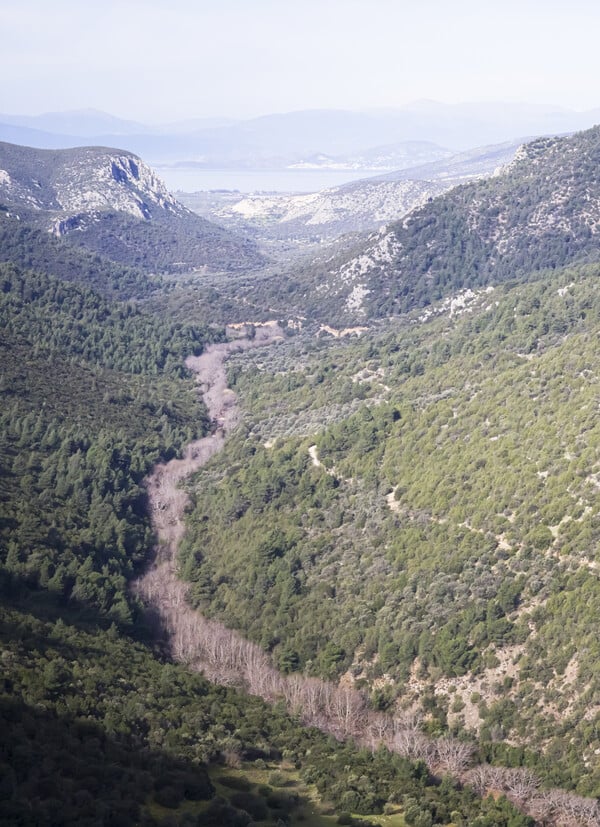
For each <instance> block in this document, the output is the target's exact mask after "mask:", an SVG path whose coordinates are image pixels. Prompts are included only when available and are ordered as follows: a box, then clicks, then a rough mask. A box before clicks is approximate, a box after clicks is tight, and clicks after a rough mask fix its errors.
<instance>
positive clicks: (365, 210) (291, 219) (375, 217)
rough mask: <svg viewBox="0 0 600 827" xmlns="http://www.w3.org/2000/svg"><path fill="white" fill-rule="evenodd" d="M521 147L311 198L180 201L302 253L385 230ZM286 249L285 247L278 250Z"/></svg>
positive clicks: (185, 197)
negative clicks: (353, 235) (343, 238)
mask: <svg viewBox="0 0 600 827" xmlns="http://www.w3.org/2000/svg"><path fill="white" fill-rule="evenodd" d="M518 146H519V145H518V144H503V145H501V146H493V147H481V148H480V149H476V150H471V151H470V152H464V153H459V154H458V155H451V156H450V157H446V158H444V159H443V160H439V161H435V162H432V163H428V164H424V165H420V166H410V168H408V169H402V168H399V169H397V170H396V171H395V172H392V173H389V174H387V175H382V176H373V177H369V178H365V179H364V180H360V181H354V182H351V183H349V184H344V185H342V186H338V187H330V188H328V189H325V190H322V191H320V192H314V193H308V194H295V195H294V194H284V193H251V194H247V195H240V194H237V193H233V192H214V191H213V192H198V193H178V197H179V198H180V200H181V201H182V202H183V203H184V204H186V206H188V207H189V208H190V209H192V210H195V211H196V212H198V214H199V215H203V216H204V217H205V218H209V219H211V220H212V221H216V222H217V223H221V224H223V225H225V226H227V227H229V228H230V229H232V230H235V231H237V232H239V233H245V234H248V235H251V236H252V237H254V238H256V239H257V240H259V241H261V242H263V243H266V244H270V245H271V249H273V242H287V245H286V246H285V247H283V255H289V254H290V252H291V250H290V244H293V245H295V248H296V249H295V251H296V252H297V251H302V250H303V249H305V247H306V246H307V245H310V244H313V245H314V244H322V243H323V242H331V241H334V240H335V239H337V238H339V236H341V235H345V234H347V233H365V232H369V231H373V230H376V229H379V228H381V227H382V225H385V224H388V223H389V222H390V221H395V220H397V219H398V218H400V217H402V216H403V215H405V214H406V213H408V212H410V211H411V210H413V209H415V208H416V207H418V206H421V205H422V204H425V203H426V202H428V201H430V200H431V199H433V198H435V197H436V196H438V195H441V194H442V193H443V192H445V191H446V190H449V189H451V188H452V187H455V186H457V185H458V184H462V183H465V182H466V181H469V180H472V179H473V178H480V177H483V176H486V175H488V176H489V175H492V174H493V173H494V172H496V171H497V170H498V169H499V168H500V167H501V166H503V165H505V164H507V163H509V162H510V161H511V160H512V159H513V157H514V155H515V152H516V151H517V149H518ZM399 166H400V165H399ZM281 249H282V245H281V244H280V245H279V246H276V247H275V250H280V251H281ZM292 250H294V248H293V247H292Z"/></svg>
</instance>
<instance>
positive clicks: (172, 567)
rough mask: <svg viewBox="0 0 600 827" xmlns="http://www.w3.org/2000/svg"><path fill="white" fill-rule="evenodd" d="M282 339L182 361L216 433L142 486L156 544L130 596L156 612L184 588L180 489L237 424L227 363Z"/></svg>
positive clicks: (265, 333)
mask: <svg viewBox="0 0 600 827" xmlns="http://www.w3.org/2000/svg"><path fill="white" fill-rule="evenodd" d="M281 338H282V331H281V328H280V327H279V326H278V325H277V324H275V323H273V324H271V325H268V326H266V325H265V326H261V327H259V328H257V331H256V336H255V338H254V339H238V340H236V341H233V342H224V343H222V344H217V345H209V347H207V349H206V350H205V351H204V353H202V354H201V355H200V356H190V357H188V359H186V366H187V367H188V368H189V369H190V370H191V371H192V372H193V373H194V374H195V376H196V382H197V384H198V386H199V391H200V392H201V393H202V396H203V399H204V402H205V404H206V407H207V409H208V415H209V417H210V419H211V420H212V422H213V424H214V425H215V426H216V430H215V432H214V433H213V434H211V435H210V436H206V437H203V438H202V439H197V440H195V441H194V442H190V443H189V445H187V446H186V448H185V451H184V455H183V458H182V459H172V460H170V461H169V462H166V463H158V464H157V465H155V466H154V469H153V470H152V473H151V474H149V475H148V476H147V477H146V479H145V481H144V485H145V487H146V490H147V492H148V502H149V510H150V519H151V522H152V528H153V530H154V533H155V535H156V538H157V540H158V543H157V547H156V549H155V559H154V563H153V565H152V566H151V567H150V568H149V569H148V571H147V572H146V573H145V574H144V575H143V576H142V577H140V578H138V579H137V580H136V581H134V583H133V591H134V593H135V594H137V595H139V596H140V597H141V598H142V599H143V600H144V601H145V602H147V603H151V604H152V605H154V606H155V607H156V608H157V609H158V610H159V611H160V607H161V605H162V604H163V597H164V596H165V595H167V594H168V593H172V592H173V591H177V592H180V591H181V588H182V585H183V584H181V581H179V580H178V579H177V577H176V567H177V548H178V546H179V543H180V541H181V538H182V537H183V534H184V531H185V525H184V512H185V507H186V505H187V503H188V496H187V494H186V492H185V491H184V490H182V488H181V487H180V483H181V482H182V480H184V479H185V478H186V477H189V476H190V475H191V474H193V473H194V472H195V471H198V470H199V469H200V468H202V467H203V466H204V465H206V463H207V462H208V461H209V460H210V459H211V458H212V457H213V456H214V455H215V454H216V453H218V452H219V451H220V450H221V449H222V448H223V445H224V442H225V437H226V435H227V434H228V433H229V432H230V431H232V430H233V429H234V428H235V426H236V425H237V424H238V422H239V420H240V411H239V407H238V405H237V400H236V396H235V393H234V392H233V391H232V390H230V388H228V387H227V374H226V370H225V361H226V359H227V357H228V356H229V355H230V354H232V353H239V352H240V351H244V350H249V349H250V348H254V347H260V346H261V345H268V344H271V343H272V342H275V341H278V340H280V339H281ZM157 575H158V576H157ZM157 583H159V584H162V586H161V588H160V590H161V592H162V595H161V594H157V592H156V584H157Z"/></svg>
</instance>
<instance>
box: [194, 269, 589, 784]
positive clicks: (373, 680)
mask: <svg viewBox="0 0 600 827" xmlns="http://www.w3.org/2000/svg"><path fill="white" fill-rule="evenodd" d="M597 283H598V268H597V267H594V268H589V269H588V270H571V271H566V272H564V273H561V274H560V275H557V276H556V277H554V278H550V277H548V278H547V279H545V280H543V281H539V282H536V283H535V284H532V285H524V286H512V287H508V286H507V287H504V288H503V287H498V288H496V289H495V290H493V291H485V290H483V291H480V292H477V293H476V292H471V293H468V292H467V293H464V294H462V295H461V296H457V297H455V300H454V301H453V302H452V303H450V302H448V303H445V304H444V305H441V306H440V307H438V308H436V312H435V313H433V314H431V315H426V314H422V315H421V316H420V317H419V315H414V316H412V317H410V318H408V319H406V320H404V321H399V322H398V326H397V327H396V328H391V329H387V330H385V331H382V332H381V333H380V334H379V335H374V334H373V333H372V334H371V335H369V336H367V337H366V338H365V340H364V341H361V342H359V343H352V342H349V341H348V342H346V343H344V344H343V345H342V344H340V345H337V346H336V347H335V348H333V347H331V346H329V345H326V344H325V343H323V344H322V345H321V346H320V347H315V346H313V348H312V349H310V350H309V349H303V348H302V347H301V346H300V345H299V343H297V342H294V341H292V342H290V343H289V345H287V346H285V347H279V348H275V349H273V350H272V351H270V352H269V353H268V354H263V353H260V354H258V353H257V354H255V355H253V356H252V357H251V358H252V361H253V364H254V367H253V369H251V370H249V369H248V358H249V357H247V356H246V357H244V359H243V360H242V357H239V359H238V362H237V364H233V365H232V367H231V370H230V376H231V377H232V378H233V379H235V380H236V384H235V386H234V387H235V389H236V391H237V392H238V394H239V395H240V398H241V400H242V402H243V405H244V407H245V408H246V410H247V414H246V417H245V423H244V424H245V427H243V429H242V431H241V432H240V434H239V437H238V438H237V439H232V440H231V441H230V442H229V443H228V444H226V446H225V450H224V453H223V454H222V455H221V457H220V458H219V460H218V461H217V462H216V464H215V465H213V466H212V467H211V468H210V469H207V471H206V472H202V473H201V474H200V475H199V476H198V478H197V480H196V483H195V485H194V488H193V501H194V509H193V511H192V513H191V514H190V518H189V521H188V533H187V535H186V538H185V539H184V543H183V549H182V557H181V567H182V573H183V575H184V576H185V577H186V578H187V579H188V580H189V581H190V582H191V583H192V586H191V595H192V599H193V602H194V604H195V605H196V606H198V607H200V608H201V610H202V612H203V613H204V614H208V615H209V616H211V617H216V618H218V619H220V620H222V621H224V622H226V623H227V625H229V626H233V627H234V628H237V629H240V630H242V631H243V634H244V635H246V636H248V637H250V638H251V639H252V640H254V641H255V642H257V643H258V644H259V645H260V646H261V647H262V648H263V649H264V650H265V651H267V652H268V653H270V655H271V657H272V659H273V661H274V663H275V664H277V665H278V666H279V668H280V669H282V670H284V671H292V672H293V671H295V670H299V671H301V672H304V673H305V674H308V675H312V676H318V677H320V678H323V679H329V680H332V679H335V680H341V681H342V685H345V686H355V687H357V688H359V687H362V688H364V689H366V690H368V691H369V692H370V694H371V697H372V699H373V702H374V703H375V704H376V705H379V707H378V708H380V709H390V710H398V709H404V710H406V709H412V710H417V709H418V710H420V712H421V714H422V715H423V716H424V718H425V721H426V722H427V726H428V727H429V731H430V732H438V731H440V730H441V731H443V730H444V729H445V728H446V727H450V730H451V731H453V732H456V733H469V734H470V735H471V736H472V737H473V736H475V737H477V738H479V740H480V749H481V751H482V753H483V754H485V755H487V756H490V757H493V758H495V759H496V760H499V761H501V762H508V763H509V764H510V765H512V766H515V765H522V764H523V763H525V764H527V765H529V766H532V767H535V768H536V770H537V771H538V772H540V773H541V774H542V775H544V776H545V777H546V778H547V779H552V780H553V781H554V783H559V784H561V785H564V786H567V787H572V788H575V789H577V790H578V792H580V793H583V794H586V795H589V794H591V795H597V793H598V790H599V789H600V787H599V784H600V776H599V775H598V762H597V760H596V759H595V757H594V756H595V755H596V750H597V749H600V742H598V738H597V732H596V729H595V727H596V723H597V721H598V719H599V716H600V711H599V709H598V706H597V704H596V700H595V699H596V698H597V691H598V688H597V675H598V671H599V669H600V661H599V660H598V658H599V653H598V646H597V643H596V634H595V624H596V618H597V605H598V577H597V564H598V561H597V559H596V556H597V555H596V551H597V540H598V536H597V534H598V532H597V528H598V527H597V511H598V490H597V485H596V482H595V480H596V477H597V470H598V469H597V445H598V434H597V426H596V422H595V415H594V411H595V408H596V401H595V400H596V396H597V392H598V386H597V381H596V379H597V374H598V358H597V353H596V348H595V341H596V338H597V335H598V332H600V304H599V302H598V291H597ZM307 389H310V392H307ZM273 400H277V402H276V405H275V404H274V402H273ZM265 526H268V530H265Z"/></svg>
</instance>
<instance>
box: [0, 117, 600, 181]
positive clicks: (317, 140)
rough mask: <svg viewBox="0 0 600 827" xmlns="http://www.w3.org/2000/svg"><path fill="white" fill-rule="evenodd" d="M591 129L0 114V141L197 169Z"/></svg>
mask: <svg viewBox="0 0 600 827" xmlns="http://www.w3.org/2000/svg"><path fill="white" fill-rule="evenodd" d="M598 121H600V110H598V109H595V110H590V111H587V112H574V111H571V110H567V109H562V108H559V107H552V106H541V105H532V106H529V105H523V104H506V103H495V104H494V103H488V104H478V103H470V104H456V105H450V104H440V103H436V102H434V101H420V102H417V103H413V104H410V105H407V106H404V107H401V108H398V109H393V110H374V111H370V112H351V111H342V110H339V111H338V110H313V111H303V112H289V113H282V114H272V115H265V116H263V117H259V118H254V119H250V120H244V121H236V120H231V121H230V120H226V119H214V118H212V119H211V118H205V119H197V120H189V121H185V122H181V123H173V124H166V125H163V126H148V125H145V124H140V123H137V122H135V121H131V120H124V119H120V118H115V117H113V116H111V115H108V114H105V113H102V112H96V111H95V110H84V111H74V112H62V113H61V112H59V113H47V114H44V115H38V116H30V115H24V116H18V115H2V114H0V140H4V141H9V142H12V143H18V144H25V145H28V146H33V147H37V148H46V149H54V148H69V147H76V146H80V145H83V144H95V145H99V146H119V147H124V148H126V149H127V150H128V151H131V152H134V153H136V154H139V155H141V156H142V157H144V158H147V159H148V160H150V161H152V162H153V163H155V164H156V163H164V164H173V163H177V164H192V165H196V166H199V167H201V168H207V169H217V168H224V169H225V168H226V169H260V168H264V169H267V168H269V169H282V168H289V167H292V168H303V167H304V168H305V167H308V168H315V166H316V167H318V168H338V169H339V168H343V169H355V168H356V169H364V170H367V169H371V170H372V169H380V170H382V171H385V170H388V171H389V170H393V169H398V168H400V167H402V166H410V165H412V166H415V165H417V164H423V163H428V162H432V161H436V160H439V159H440V158H444V157H447V156H449V155H451V154H452V153H453V152H457V151H461V150H466V149H470V148H472V147H476V146H483V145H489V144H497V143H501V142H504V141H515V140H517V139H522V137H523V136H538V135H555V134H561V133H567V132H573V131H575V130H578V129H583V128H587V127H590V126H592V125H594V124H595V123H597V122H598ZM415 150H416V152H415Z"/></svg>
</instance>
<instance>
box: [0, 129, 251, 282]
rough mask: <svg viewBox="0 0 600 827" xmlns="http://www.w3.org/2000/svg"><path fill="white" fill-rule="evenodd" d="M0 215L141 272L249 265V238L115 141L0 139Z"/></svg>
mask: <svg viewBox="0 0 600 827" xmlns="http://www.w3.org/2000/svg"><path fill="white" fill-rule="evenodd" d="M0 205H1V209H0V219H1V220H3V221H9V222H18V226H21V227H22V226H23V225H24V224H27V225H29V226H31V227H32V228H35V229H38V230H43V231H46V232H49V233H51V234H52V235H54V236H56V237H57V238H59V239H63V240H65V241H66V242H68V243H69V244H71V245H76V246H80V247H83V248H85V249H87V250H89V251H91V252H94V253H99V254H101V255H103V256H104V257H105V258H106V259H109V260H111V261H113V262H118V263H119V264H125V265H130V266H135V267H137V268H141V269H142V270H144V271H146V272H154V273H156V272H165V271H187V270H193V269H208V270H213V271H214V270H217V271H232V270H236V269H238V268H243V269H244V270H247V269H249V268H250V269H252V268H253V267H256V266H258V265H260V264H263V263H264V257H263V256H262V255H261V254H260V253H259V252H258V249H257V247H256V244H255V243H254V242H252V241H249V240H247V239H244V238H242V237H239V236H236V235H234V234H233V233H231V232H230V231H228V230H225V229H223V228H221V227H218V226H216V225H214V224H212V223H211V222H209V221H206V220H205V219H203V218H201V217H200V216H198V215H196V214H195V213H193V212H191V211H190V210H188V209H187V208H186V207H184V206H183V204H180V203H179V202H178V201H176V199H175V198H174V197H173V196H172V195H171V194H170V193H169V192H168V191H167V189H166V187H165V185H164V184H163V182H162V181H161V180H160V178H158V176H157V175H156V173H155V172H154V171H153V170H152V169H151V168H150V167H149V166H148V165H147V164H145V163H144V162H143V161H142V160H141V159H140V158H139V157H137V156H136V155H133V154H132V153H127V152H123V151H121V150H117V149H103V148H95V147H84V148H80V149H66V150H39V149H32V148H30V147H22V146H15V145H14V144H7V143H2V144H0Z"/></svg>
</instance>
